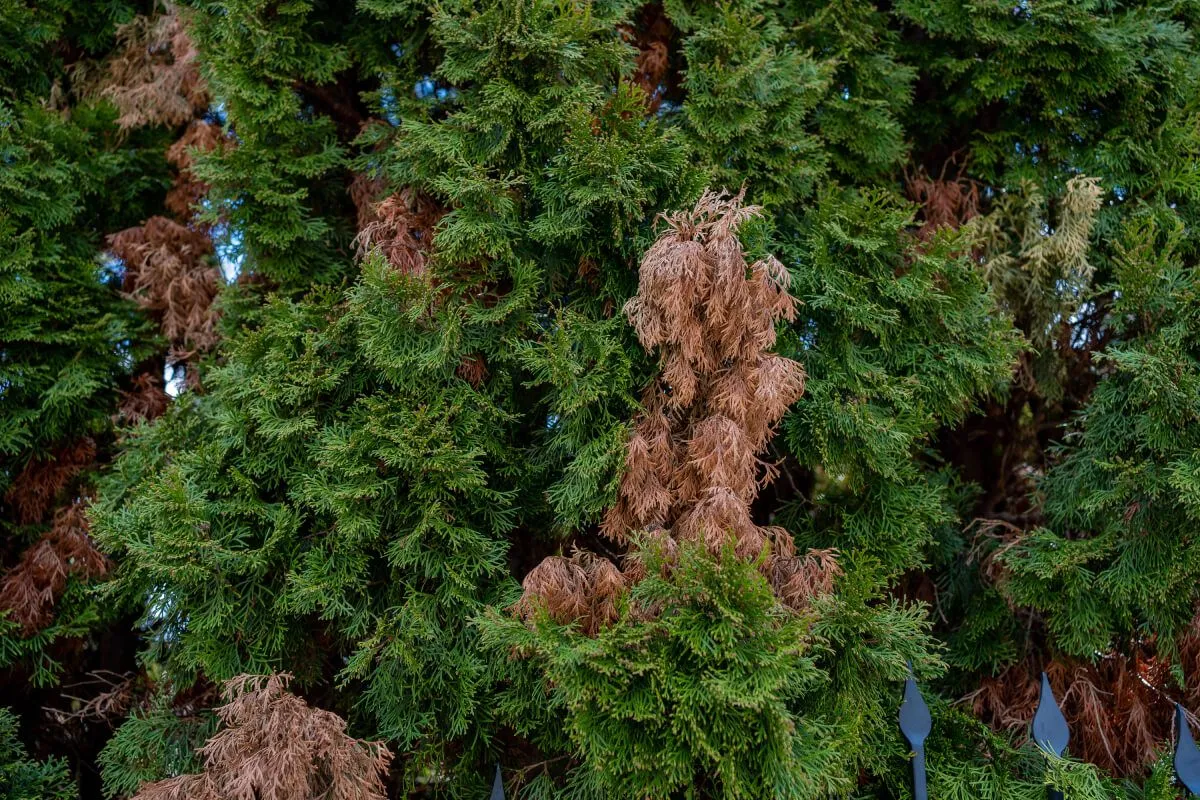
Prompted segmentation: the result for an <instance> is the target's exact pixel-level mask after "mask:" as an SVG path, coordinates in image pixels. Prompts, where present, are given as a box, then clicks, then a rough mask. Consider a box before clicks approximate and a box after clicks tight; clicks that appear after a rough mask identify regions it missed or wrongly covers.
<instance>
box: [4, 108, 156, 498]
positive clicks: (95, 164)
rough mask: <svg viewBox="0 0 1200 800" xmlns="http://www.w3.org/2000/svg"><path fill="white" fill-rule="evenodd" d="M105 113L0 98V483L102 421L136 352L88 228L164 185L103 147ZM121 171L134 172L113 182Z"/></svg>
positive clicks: (132, 325) (137, 339)
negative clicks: (61, 110) (0, 353)
mask: <svg viewBox="0 0 1200 800" xmlns="http://www.w3.org/2000/svg"><path fill="white" fill-rule="evenodd" d="M114 116H115V115H113V114H112V113H111V112H110V111H106V110H103V109H99V110H94V109H80V110H79V112H78V113H77V114H76V115H75V116H74V118H73V119H72V120H70V121H67V120H64V119H62V118H61V117H60V116H59V115H58V114H57V113H55V112H53V111H48V110H46V109H43V108H39V107H37V106H35V105H28V106H22V107H20V108H17V107H14V106H11V105H8V104H5V103H4V102H3V101H0V150H2V152H3V158H4V161H5V163H6V167H5V169H4V171H3V173H0V209H3V210H0V237H2V238H0V242H2V243H3V246H2V248H0V249H2V250H3V255H2V256H0V304H3V305H4V306H5V307H6V308H8V309H13V310H16V309H23V311H22V313H6V314H5V315H4V316H3V317H2V318H0V342H3V344H4V357H3V360H0V393H2V396H3V397H4V403H5V409H6V413H5V414H4V416H3V417H0V459H2V460H0V464H2V465H3V467H4V468H3V469H0V490H3V489H4V488H6V487H7V484H8V481H9V480H11V478H12V477H13V476H14V475H15V474H16V472H17V471H18V470H19V469H20V468H21V466H23V465H24V461H25V460H26V459H27V458H28V457H29V456H30V455H31V454H35V455H44V454H45V453H46V451H47V449H48V448H50V447H52V446H53V445H55V444H61V443H63V441H64V440H65V439H67V438H68V437H75V436H80V435H86V434H88V433H97V432H99V431H101V430H103V429H105V428H107V427H108V420H107V417H108V415H109V414H111V413H112V412H113V410H114V408H115V400H116V389H117V386H118V381H119V380H120V378H121V377H122V376H125V375H128V374H129V372H130V371H131V370H132V368H133V366H134V365H135V364H136V363H137V362H138V361H140V360H141V359H142V358H144V357H145V355H146V354H147V349H146V344H145V343H144V342H145V339H146V336H147V334H148V329H147V326H146V323H145V322H144V321H143V320H142V318H141V317H140V315H139V314H138V313H137V311H136V309H135V307H134V305H133V304H132V303H131V302H129V301H128V300H125V299H123V298H122V297H121V296H120V293H119V289H120V275H119V273H118V272H117V271H116V270H115V269H113V268H111V267H109V266H106V265H105V264H103V263H102V262H101V261H100V258H99V253H98V250H99V246H100V241H99V238H100V237H99V235H98V231H99V230H100V229H101V228H100V220H101V218H102V217H103V218H105V224H106V225H107V224H112V222H115V223H117V224H120V220H121V219H122V218H124V219H131V217H133V216H134V215H136V214H137V213H138V209H137V208H136V207H134V208H130V205H131V204H132V203H133V202H134V201H135V199H136V198H137V196H138V192H139V190H140V191H142V192H144V191H146V189H147V187H148V186H149V187H154V188H160V187H161V186H162V185H163V184H162V183H161V175H160V176H157V177H156V176H155V175H153V174H146V173H145V171H144V170H145V167H146V165H145V164H144V162H139V160H138V157H137V156H136V155H133V156H131V155H129V154H128V153H127V152H126V153H119V152H113V151H111V150H109V149H108V148H106V147H104V145H103V142H102V139H101V136H102V135H103V131H104V128H105V127H106V126H108V127H110V128H111V126H112V122H113V119H114ZM126 171H133V172H136V173H137V175H138V177H137V178H135V179H133V180H132V181H123V178H124V175H125V173H126ZM122 183H123V184H124V185H120V184H122ZM98 198H102V199H101V200H99V201H98ZM109 215H111V216H109ZM110 220H111V222H110Z"/></svg>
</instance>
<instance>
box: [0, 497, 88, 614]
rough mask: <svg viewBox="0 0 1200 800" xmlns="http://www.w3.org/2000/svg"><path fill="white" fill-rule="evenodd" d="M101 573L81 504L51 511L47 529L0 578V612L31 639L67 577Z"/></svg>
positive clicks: (72, 504)
mask: <svg viewBox="0 0 1200 800" xmlns="http://www.w3.org/2000/svg"><path fill="white" fill-rule="evenodd" d="M107 572H108V561H107V559H105V557H104V556H103V555H102V554H101V553H100V552H99V551H98V550H97V549H96V548H95V547H94V546H93V544H92V539H91V537H90V536H88V521H87V517H86V515H85V513H84V502H83V501H82V500H79V501H76V502H74V503H71V504H70V505H67V506H64V507H63V508H60V509H59V510H58V512H57V513H55V515H54V523H53V525H51V527H50V530H49V531H47V532H46V533H45V534H44V535H43V536H42V538H41V539H39V540H38V541H37V543H36V544H34V545H33V546H32V547H30V548H29V549H27V550H26V551H25V552H24V553H22V554H21V560H20V562H18V563H17V565H16V566H15V567H13V568H12V569H11V570H9V572H8V573H7V574H6V575H5V576H4V578H3V580H0V610H2V611H7V612H8V616H9V617H10V618H11V619H13V620H15V621H17V622H18V623H20V625H21V630H22V632H23V633H24V634H25V635H26V636H31V635H32V634H34V633H36V632H37V631H39V630H41V629H43V628H45V627H46V626H47V625H49V624H50V622H51V621H52V620H53V618H54V605H55V604H56V603H57V602H58V598H59V597H61V596H62V593H63V590H64V589H66V586H67V578H68V577H69V576H72V575H74V576H75V577H78V578H82V579H84V580H87V579H91V578H98V577H102V576H103V575H104V574H105V573H107Z"/></svg>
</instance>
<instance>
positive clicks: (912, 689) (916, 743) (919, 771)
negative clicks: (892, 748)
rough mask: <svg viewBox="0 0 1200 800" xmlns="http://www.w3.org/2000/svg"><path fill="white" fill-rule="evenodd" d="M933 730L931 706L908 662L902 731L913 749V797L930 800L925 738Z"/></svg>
mask: <svg viewBox="0 0 1200 800" xmlns="http://www.w3.org/2000/svg"><path fill="white" fill-rule="evenodd" d="M931 730H933V718H932V717H931V716H930V714H929V706H927V705H926V704H925V698H924V697H922V696H921V690H920V688H918V686H917V681H916V680H915V679H914V678H913V674H912V662H911V661H910V662H909V664H908V679H907V680H906V681H905V682H904V702H903V703H901V704H900V732H901V733H903V734H904V738H905V739H907V740H908V745H909V747H911V748H912V751H913V798H914V800H928V797H929V790H928V787H927V785H926V778H925V739H926V738H927V737H928V736H929V732H930V731H931Z"/></svg>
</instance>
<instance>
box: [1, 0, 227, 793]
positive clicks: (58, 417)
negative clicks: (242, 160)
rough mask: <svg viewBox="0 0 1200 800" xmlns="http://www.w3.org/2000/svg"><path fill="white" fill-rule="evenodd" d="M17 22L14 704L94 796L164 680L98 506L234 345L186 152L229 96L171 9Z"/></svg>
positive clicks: (5, 438)
mask: <svg viewBox="0 0 1200 800" xmlns="http://www.w3.org/2000/svg"><path fill="white" fill-rule="evenodd" d="M0 16H2V17H3V23H0V26H2V27H3V39H4V44H3V46H2V48H3V54H4V55H3V60H2V62H0V75H3V78H2V79H0V120H2V121H0V152H2V153H3V155H2V156H0V163H2V164H3V168H2V169H0V209H2V210H0V250H2V251H3V256H0V305H2V307H3V312H2V313H0V398H2V399H0V406H2V410H0V670H2V673H0V674H2V675H3V678H2V679H0V680H3V682H4V685H5V691H4V693H3V694H4V699H3V701H2V702H3V703H4V704H5V705H9V706H12V707H13V710H14V711H15V712H16V713H18V714H19V715H20V717H21V718H22V722H23V724H22V725H21V729H22V735H23V737H24V738H25V739H26V741H27V742H28V743H29V749H30V750H31V751H32V752H33V753H35V754H36V755H38V756H44V755H45V754H47V753H55V754H57V755H58V756H60V757H61V756H67V757H68V759H67V762H61V761H55V762H53V764H54V769H53V770H52V772H54V774H57V772H58V771H59V769H60V767H61V771H63V772H64V774H65V773H66V772H67V766H68V764H69V767H70V772H71V773H72V778H73V782H75V783H76V784H77V785H78V786H79V787H81V788H82V789H83V791H85V792H86V793H89V794H93V793H95V792H98V791H99V779H98V776H97V774H96V770H95V767H94V760H95V758H96V753H97V752H98V750H99V749H100V746H101V745H102V744H103V738H104V737H105V736H106V735H107V733H108V732H109V731H110V730H111V722H112V721H113V720H114V719H117V718H120V717H121V716H122V715H123V714H124V713H125V712H126V711H127V710H128V709H129V707H131V706H132V705H135V704H136V703H137V702H138V697H139V695H140V689H139V686H140V685H141V684H142V683H144V681H143V680H142V678H144V677H145V676H141V677H139V676H138V675H137V670H136V669H135V665H136V656H137V652H138V650H139V649H140V646H139V644H138V642H137V639H136V636H135V635H134V631H133V630H132V626H131V622H132V621H133V620H134V619H136V615H131V613H130V612H129V611H128V610H122V609H116V608H114V607H112V606H111V605H109V604H105V603H103V602H98V601H97V599H96V597H95V596H94V595H92V594H91V593H90V589H91V588H94V586H95V585H96V584H97V583H99V582H102V581H103V580H104V579H106V578H107V577H109V576H110V575H111V570H112V566H113V565H112V562H111V561H110V560H109V559H108V558H107V557H105V556H104V555H103V554H102V553H100V551H99V550H98V549H97V547H96V546H95V543H94V541H93V539H92V538H91V536H90V531H89V528H90V525H89V520H88V519H87V516H86V514H85V508H86V506H87V504H88V503H89V502H90V500H91V499H92V498H93V497H94V493H95V487H96V481H97V478H98V475H99V473H100V472H101V471H102V470H103V469H104V468H105V465H106V464H107V463H108V462H110V461H111V459H112V458H113V455H114V453H115V452H116V451H117V450H118V449H120V447H121V446H122V444H121V443H122V437H123V435H124V434H123V432H124V431H125V430H126V429H128V428H129V427H131V426H135V425H138V424H142V423H144V422H146V421H147V420H150V419H153V418H154V417H156V416H157V415H158V414H160V413H161V412H162V411H163V410H164V408H165V407H166V405H167V402H168V396H167V394H166V393H165V391H164V388H163V382H164V381H163V376H164V368H165V367H173V366H179V367H181V366H182V365H183V362H184V361H185V360H186V359H188V358H192V357H194V356H195V355H197V354H198V353H199V352H200V351H201V350H203V349H205V348H208V347H211V345H212V343H213V341H214V330H215V328H214V323H215V314H214V313H213V312H212V311H211V304H212V300H213V298H214V296H215V290H216V285H217V283H216V280H215V275H216V273H215V271H214V264H213V262H211V260H209V259H208V256H209V254H210V253H211V250H212V248H211V245H210V244H209V238H208V236H207V234H206V233H205V232H204V231H203V230H201V229H200V228H198V227H195V226H191V225H190V224H189V223H190V220H191V218H192V216H193V209H192V203H193V202H194V201H196V200H198V198H199V195H200V193H199V192H198V191H196V185H197V184H196V181H195V180H192V179H190V178H189V176H188V174H187V167H188V161H187V159H188V157H189V156H188V153H189V152H190V150H189V148H192V147H195V146H199V147H200V148H201V149H204V148H205V147H206V146H207V143H206V141H205V140H204V137H200V138H199V139H198V138H197V137H196V136H195V135H194V134H192V135H191V136H190V137H189V136H187V135H185V136H183V139H186V140H187V141H186V142H184V143H183V144H180V143H178V142H176V138H177V137H178V136H179V135H180V134H182V133H184V130H185V128H186V130H187V131H188V132H192V131H194V130H195V128H194V127H187V126H188V125H189V124H192V123H193V121H194V120H198V119H199V118H200V117H202V116H203V115H204V114H205V113H206V112H207V109H208V105H209V101H208V94H207V91H206V89H205V86H204V83H203V81H202V80H201V79H200V77H199V73H198V72H197V70H196V64H195V58H194V49H192V48H191V47H190V45H189V44H188V39H187V36H186V33H185V32H184V29H183V27H182V25H181V22H180V20H179V18H178V16H176V15H175V14H173V13H170V9H157V10H155V9H151V8H150V7H149V6H146V7H141V6H139V5H136V4H126V3H113V4H109V5H107V6H105V7H104V8H102V9H88V8H84V7H75V6H72V5H71V4H69V3H50V4H36V5H30V6H27V5H25V4H21V3H6V4H4V7H3V9H2V10H0ZM214 130H217V129H216V128H214ZM173 143H174V144H173ZM164 215H169V216H170V217H171V219H168V217H167V216H164ZM151 229H153V230H155V231H169V233H170V235H168V236H157V237H156V235H155V234H154V233H150V234H149V235H143V233H144V232H146V231H151ZM139 248H140V250H139ZM63 685H73V686H75V687H77V688H78V687H79V686H87V689H86V690H85V692H84V694H85V696H84V697H80V696H79V695H78V694H76V693H75V691H63V690H61V689H59V688H58V687H61V686H63ZM101 691H102V694H97V692H101ZM4 719H5V720H9V719H10V718H9V717H7V716H6V717H4ZM10 728H11V729H10ZM14 731H15V728H13V726H10V725H9V724H8V723H7V722H6V726H5V732H4V736H5V737H6V741H8V740H9V739H11V738H12V737H13V736H15V732H14ZM13 746H15V745H13ZM5 747H6V748H8V747H9V745H8V744H6V745H5ZM6 752H8V751H7V750H6ZM13 752H14V753H15V752H16V751H13ZM6 757H7V756H6ZM13 763H14V764H16V765H17V766H14V767H13V769H14V770H18V772H17V773H14V774H13V777H12V780H13V781H17V784H8V785H6V786H5V787H4V789H5V790H11V791H15V792H16V795H14V796H35V795H36V796H43V795H42V792H44V793H45V794H44V796H50V795H51V794H52V793H53V791H57V790H52V789H51V788H50V784H49V783H47V784H46V786H45V787H44V788H42V789H41V790H37V789H34V788H32V787H33V786H34V784H33V783H29V785H28V786H23V785H20V783H21V780H26V779H20V780H18V779H19V778H20V775H19V774H18V773H20V772H21V770H24V772H26V773H30V775H29V777H28V779H27V780H28V781H32V780H33V777H34V776H33V774H32V773H31V772H30V770H32V769H33V768H32V767H28V766H21V765H20V763H23V762H20V763H18V762H15V761H14V762H13ZM5 769H7V767H5ZM62 791H66V789H65V788H64V789H63V790H62ZM23 792H24V793H25V794H23Z"/></svg>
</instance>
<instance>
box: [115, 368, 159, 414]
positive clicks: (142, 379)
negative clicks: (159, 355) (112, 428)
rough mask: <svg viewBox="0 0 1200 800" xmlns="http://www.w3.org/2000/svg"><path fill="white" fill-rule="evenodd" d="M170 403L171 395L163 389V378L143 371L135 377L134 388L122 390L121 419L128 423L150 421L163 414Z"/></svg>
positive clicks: (119, 407) (119, 409)
mask: <svg viewBox="0 0 1200 800" xmlns="http://www.w3.org/2000/svg"><path fill="white" fill-rule="evenodd" d="M170 404H171V397H170V395H168V394H167V393H166V392H165V391H163V386H162V379H161V378H159V377H158V376H157V375H153V374H151V373H149V372H143V373H142V374H141V375H138V376H137V377H136V378H134V379H133V388H132V389H130V390H129V391H127V392H126V391H123V392H121V404H120V406H118V415H119V419H120V420H121V421H123V422H125V423H126V424H129V423H135V422H148V421H150V420H152V419H157V418H158V417H160V416H162V414H163V412H165V411H166V410H167V407H168V406H169V405H170Z"/></svg>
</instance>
